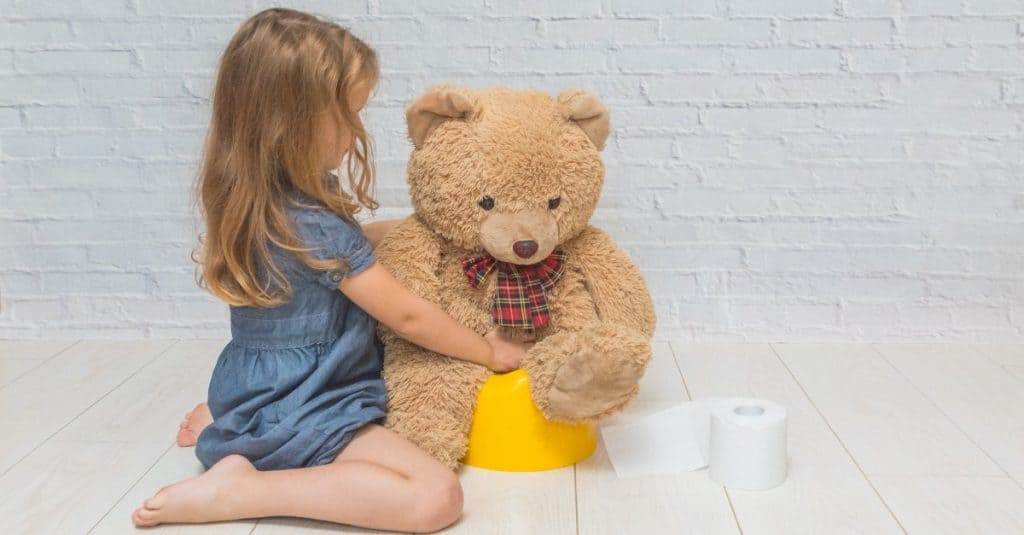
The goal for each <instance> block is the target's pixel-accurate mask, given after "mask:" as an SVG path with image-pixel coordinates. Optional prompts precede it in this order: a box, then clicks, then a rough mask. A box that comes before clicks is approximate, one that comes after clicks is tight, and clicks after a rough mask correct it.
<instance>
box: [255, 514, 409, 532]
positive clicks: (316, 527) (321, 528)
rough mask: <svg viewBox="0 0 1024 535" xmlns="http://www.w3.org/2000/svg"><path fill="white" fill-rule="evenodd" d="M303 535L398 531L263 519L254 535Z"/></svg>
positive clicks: (308, 521)
mask: <svg viewBox="0 0 1024 535" xmlns="http://www.w3.org/2000/svg"><path fill="white" fill-rule="evenodd" d="M303 533H331V534H334V533H346V534H370V533H378V534H395V533H400V532H397V531H376V530H372V529H363V528H357V527H354V526H345V525H341V524H332V523H330V522H319V521H317V520H308V519H305V518H286V517H280V518H261V519H260V520H259V521H258V522H257V524H256V529H255V530H254V531H253V532H252V534H253V535H301V534H303Z"/></svg>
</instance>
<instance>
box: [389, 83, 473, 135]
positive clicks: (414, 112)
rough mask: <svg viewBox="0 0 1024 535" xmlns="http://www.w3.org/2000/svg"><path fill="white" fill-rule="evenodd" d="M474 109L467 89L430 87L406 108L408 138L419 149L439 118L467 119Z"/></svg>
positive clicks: (440, 120) (449, 86)
mask: <svg viewBox="0 0 1024 535" xmlns="http://www.w3.org/2000/svg"><path fill="white" fill-rule="evenodd" d="M475 108H476V105H475V103H474V99H473V98H472V96H471V95H470V93H469V90H468V89H466V88H464V87H459V86H453V85H438V86H433V87H431V88H430V89H428V90H427V91H426V92H425V93H423V94H422V95H420V97H419V98H417V99H416V101H415V102H413V103H412V104H411V105H410V106H409V107H408V108H407V109H406V110H405V122H406V124H407V125H408V127H409V139H411V140H412V144H413V146H415V147H416V148H417V149H419V148H421V147H422V146H423V142H424V141H426V139H427V136H429V135H430V132H431V131H433V130H434V128H435V127H437V125H439V124H441V122H442V121H446V120H448V119H468V118H469V117H471V116H472V114H473V111H474V110H475Z"/></svg>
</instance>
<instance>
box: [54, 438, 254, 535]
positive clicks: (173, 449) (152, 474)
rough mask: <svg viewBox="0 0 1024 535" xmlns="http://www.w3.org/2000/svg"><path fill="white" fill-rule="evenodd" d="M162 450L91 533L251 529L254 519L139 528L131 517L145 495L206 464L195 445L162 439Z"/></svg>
mask: <svg viewBox="0 0 1024 535" xmlns="http://www.w3.org/2000/svg"><path fill="white" fill-rule="evenodd" d="M135 444H136V443H129V444H126V447H129V448H131V447H135ZM161 451H162V452H163V454H162V455H160V456H159V460H156V462H155V464H153V462H152V460H151V461H150V465H151V467H150V465H147V466H146V467H145V468H143V469H142V470H139V471H137V472H136V473H135V479H134V480H133V483H134V485H132V484H129V485H128V486H127V487H126V488H125V490H124V491H122V494H124V496H123V497H120V499H115V500H114V501H113V502H112V503H111V504H108V505H107V508H109V509H110V511H109V512H107V513H106V515H104V516H103V517H102V519H101V520H100V521H99V523H97V524H96V527H95V528H94V529H93V530H92V531H91V532H90V533H91V534H95V535H120V534H126V533H132V534H141V533H159V534H160V535H165V534H166V535H175V534H195V535H207V534H210V535H242V534H246V533H249V532H250V531H252V529H253V527H254V526H255V524H256V521H255V520H238V521H234V522H217V523H213V524H168V525H163V526H160V527H159V528H157V529H156V530H153V529H136V528H135V526H133V525H132V521H131V515H132V511H134V510H135V509H136V508H137V507H139V505H141V504H142V502H143V501H145V500H146V498H149V497H150V496H152V495H153V494H155V493H156V492H157V491H158V490H160V489H161V488H162V487H165V486H167V485H170V484H172V483H176V482H178V481H181V480H184V479H189V478H192V477H196V476H198V475H200V474H202V473H203V465H202V464H201V463H200V462H199V461H198V460H197V459H196V457H195V450H194V449H193V448H179V447H178V446H175V445H171V444H170V442H169V441H166V442H163V443H162V447H161ZM147 469H148V471H147ZM140 476H141V479H140ZM128 487H130V488H128ZM125 491H126V492H125ZM119 496H120V495H119ZM110 505H113V507H112V508H110ZM107 508H104V509H103V511H104V512H106V511H107ZM79 531H81V530H79ZM69 533H70V532H69Z"/></svg>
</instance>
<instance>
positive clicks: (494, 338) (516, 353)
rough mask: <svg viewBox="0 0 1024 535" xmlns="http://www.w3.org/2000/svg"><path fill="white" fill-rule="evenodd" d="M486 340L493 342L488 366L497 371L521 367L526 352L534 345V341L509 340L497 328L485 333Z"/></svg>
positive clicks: (501, 371) (508, 370) (507, 370)
mask: <svg viewBox="0 0 1024 535" xmlns="http://www.w3.org/2000/svg"><path fill="white" fill-rule="evenodd" d="M484 340H487V343H489V344H491V351H492V356H491V363H490V364H489V365H488V366H487V367H488V368H490V369H491V370H492V371H494V372H497V373H505V372H510V371H512V370H515V369H517V368H519V364H520V363H521V362H522V361H523V359H524V358H526V352H527V351H529V349H530V348H531V347H533V342H516V341H515V340H509V339H508V338H506V337H504V336H502V335H501V333H499V332H498V331H497V330H492V331H491V332H489V333H487V334H486V335H484Z"/></svg>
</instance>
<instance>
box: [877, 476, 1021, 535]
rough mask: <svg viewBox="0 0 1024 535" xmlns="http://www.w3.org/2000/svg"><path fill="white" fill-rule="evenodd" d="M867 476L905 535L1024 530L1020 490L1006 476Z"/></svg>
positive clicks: (952, 534) (1006, 532) (986, 533)
mask: <svg viewBox="0 0 1024 535" xmlns="http://www.w3.org/2000/svg"><path fill="white" fill-rule="evenodd" d="M872 479H873V480H874V482H875V486H876V487H877V488H878V491H879V492H880V493H881V494H882V497H883V498H885V501H886V502H887V503H889V505H890V506H891V507H892V508H893V510H894V511H896V514H897V515H898V516H899V518H900V522H902V523H903V526H904V527H905V528H906V529H907V533H909V534H911V535H942V534H949V535H971V534H978V535H990V534H1010V533H1024V490H1021V488H1020V487H1019V486H1017V485H1016V484H1015V483H1014V482H1013V481H1012V480H1010V478H1008V477H973V476H916V477H885V476H877V477H873V478H872Z"/></svg>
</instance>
